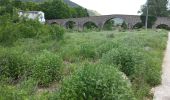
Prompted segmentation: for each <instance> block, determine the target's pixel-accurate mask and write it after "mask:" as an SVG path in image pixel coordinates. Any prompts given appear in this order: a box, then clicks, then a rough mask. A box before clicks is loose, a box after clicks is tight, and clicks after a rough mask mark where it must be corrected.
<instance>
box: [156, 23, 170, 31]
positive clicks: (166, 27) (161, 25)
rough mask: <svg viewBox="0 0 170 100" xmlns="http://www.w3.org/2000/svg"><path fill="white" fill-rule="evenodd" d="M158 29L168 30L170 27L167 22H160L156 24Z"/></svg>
mask: <svg viewBox="0 0 170 100" xmlns="http://www.w3.org/2000/svg"><path fill="white" fill-rule="evenodd" d="M156 28H157V29H166V30H170V27H169V26H168V25H166V24H160V25H158V26H156Z"/></svg>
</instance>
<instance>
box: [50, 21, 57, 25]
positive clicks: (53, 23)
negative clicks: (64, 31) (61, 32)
mask: <svg viewBox="0 0 170 100" xmlns="http://www.w3.org/2000/svg"><path fill="white" fill-rule="evenodd" d="M51 25H59V24H58V23H57V22H52V23H51Z"/></svg>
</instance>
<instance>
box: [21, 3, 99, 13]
mask: <svg viewBox="0 0 170 100" xmlns="http://www.w3.org/2000/svg"><path fill="white" fill-rule="evenodd" d="M22 1H33V2H44V1H50V0H22ZM63 1H64V2H65V3H66V4H68V5H69V6H70V7H78V6H80V5H78V4H76V3H74V2H72V1H70V0H63ZM87 9H88V8H87ZM88 13H89V15H90V16H99V15H101V14H99V13H98V12H97V11H94V10H88Z"/></svg>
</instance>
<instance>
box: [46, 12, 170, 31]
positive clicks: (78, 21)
mask: <svg viewBox="0 0 170 100" xmlns="http://www.w3.org/2000/svg"><path fill="white" fill-rule="evenodd" d="M114 18H120V19H123V20H124V21H125V22H126V23H127V25H128V28H132V27H133V26H134V25H135V24H137V23H139V22H141V19H140V16H138V15H103V16H91V17H82V18H69V19H52V20H47V21H46V22H47V23H48V24H59V25H61V26H64V27H66V25H67V23H68V22H74V23H75V26H74V27H75V28H76V29H78V30H82V29H83V28H84V25H85V24H86V23H87V22H92V23H94V24H95V25H96V26H98V28H100V29H102V28H103V26H104V24H105V23H106V22H107V21H108V20H110V19H114ZM160 24H165V25H168V26H169V27H170V17H157V21H156V22H155V24H154V25H153V28H156V27H157V26H158V25H160Z"/></svg>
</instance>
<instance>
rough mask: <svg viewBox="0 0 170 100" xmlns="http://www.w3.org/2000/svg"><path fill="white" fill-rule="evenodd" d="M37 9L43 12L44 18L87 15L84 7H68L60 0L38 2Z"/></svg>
mask: <svg viewBox="0 0 170 100" xmlns="http://www.w3.org/2000/svg"><path fill="white" fill-rule="evenodd" d="M39 10H42V11H43V12H44V13H45V17H46V19H62V18H71V17H72V18H76V17H86V16H89V15H88V12H87V10H86V9H84V8H82V7H75V8H70V7H69V6H68V5H67V4H65V3H64V2H63V1H61V0H53V1H52V2H44V3H42V4H40V6H39Z"/></svg>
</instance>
